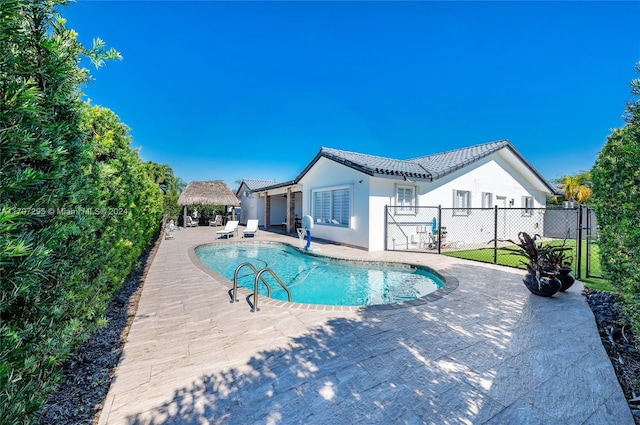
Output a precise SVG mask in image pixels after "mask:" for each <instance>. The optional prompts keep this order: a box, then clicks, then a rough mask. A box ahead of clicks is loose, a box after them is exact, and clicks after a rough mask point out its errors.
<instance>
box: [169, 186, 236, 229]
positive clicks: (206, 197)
mask: <svg viewBox="0 0 640 425" xmlns="http://www.w3.org/2000/svg"><path fill="white" fill-rule="evenodd" d="M178 205H181V206H183V207H184V212H183V214H182V220H183V226H184V227H185V228H186V227H187V206H194V205H212V206H224V207H225V211H226V209H227V208H228V207H230V206H233V207H239V206H240V201H239V200H238V198H237V197H236V195H235V194H234V193H233V192H232V191H231V189H229V186H227V184H226V183H225V182H223V181H222V180H206V181H192V182H190V183H189V184H188V185H187V187H186V188H185V189H184V190H183V191H182V193H181V194H180V197H179V198H178Z"/></svg>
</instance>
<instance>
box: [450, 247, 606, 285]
mask: <svg viewBox="0 0 640 425" xmlns="http://www.w3.org/2000/svg"><path fill="white" fill-rule="evenodd" d="M549 243H550V244H552V245H557V246H562V243H563V241H562V240H555V241H549ZM565 246H566V247H570V248H572V250H571V251H569V253H570V254H569V255H573V257H574V260H573V267H574V268H575V267H576V261H575V255H576V250H575V248H576V241H575V240H568V241H566V243H565ZM512 247H513V248H517V246H515V245H512ZM590 250H591V265H590V266H591V267H590V270H589V274H590V275H592V276H602V268H601V267H600V255H599V249H598V244H596V243H591V245H590ZM442 254H444V255H448V256H450V257H456V258H464V259H467V260H474V261H481V262H483V263H493V262H494V251H493V248H479V249H467V250H460V251H447V252H442ZM523 260H524V257H522V256H520V255H517V254H514V253H510V252H508V251H504V250H501V249H498V251H497V262H496V264H500V265H503V266H509V267H517V268H520V269H524V265H523V264H522V261H523ZM586 265H587V242H586V241H583V242H582V261H581V273H580V274H581V276H582V278H581V281H582V282H584V283H586V284H587V286H589V287H590V288H593V289H601V290H607V291H611V290H613V287H612V286H611V284H610V283H609V282H608V281H607V280H605V279H599V278H593V277H590V278H585V276H586Z"/></svg>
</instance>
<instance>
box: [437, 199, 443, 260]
mask: <svg viewBox="0 0 640 425" xmlns="http://www.w3.org/2000/svg"><path fill="white" fill-rule="evenodd" d="M441 245H442V205H438V254H440V253H441V250H440V246H441Z"/></svg>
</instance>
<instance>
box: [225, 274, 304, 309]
mask: <svg viewBox="0 0 640 425" xmlns="http://www.w3.org/2000/svg"><path fill="white" fill-rule="evenodd" d="M243 267H249V268H250V269H251V270H253V272H254V273H255V274H256V278H255V279H254V280H253V303H251V301H249V298H250V297H251V294H249V295H248V296H247V298H246V299H247V302H248V303H249V305H251V312H252V313H255V312H256V311H260V309H259V308H258V282H259V281H262V283H264V286H266V287H267V296H268V297H269V298H271V286H269V283H268V282H267V281H266V280H265V279H264V277H262V275H263V274H264V273H269V274H270V275H271V276H273V278H274V279H275V280H276V282H278V283H279V284H280V286H282V289H284V290H285V292H286V293H287V299H288V301H289V302H291V291H289V288H287V285H285V284H284V283H282V280H280V278H279V277H278V275H277V274H276V273H275V272H274V271H273V270H271V269H270V268H268V267H265V268H263V269H260V270H257V269H256V268H255V267H254V266H253V264H251V263H242V264H240V265H239V266H238V267H236V271H235V272H233V289H229V296H230V297H231V301H229V302H231V303H237V302H238V298H237V296H238V273H240V269H242V268H243Z"/></svg>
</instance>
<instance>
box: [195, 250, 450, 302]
mask: <svg viewBox="0 0 640 425" xmlns="http://www.w3.org/2000/svg"><path fill="white" fill-rule="evenodd" d="M195 254H196V256H197V257H198V259H199V260H200V261H201V262H202V263H203V264H204V265H205V266H207V267H209V268H211V269H212V270H214V271H216V272H218V273H220V274H221V275H222V276H224V277H225V278H227V279H229V280H231V281H233V274H234V272H235V270H236V267H238V265H240V264H242V263H245V262H248V263H250V264H252V265H253V266H254V267H255V268H256V269H257V270H260V269H262V268H265V267H268V268H270V269H272V270H273V271H274V272H275V273H276V274H277V275H278V277H279V278H280V279H281V280H282V282H283V283H284V284H285V285H286V286H287V287H288V288H289V290H290V291H291V298H292V301H293V302H297V303H304V304H322V305H336V306H365V305H378V304H392V303H398V302H402V301H408V300H413V299H416V298H420V297H423V296H425V295H427V294H429V293H431V292H434V291H436V290H437V289H439V288H441V287H442V286H443V285H444V282H443V281H442V280H441V279H440V278H438V277H437V276H436V275H435V274H434V273H431V272H430V271H427V270H424V269H420V268H416V267H410V266H407V267H402V266H401V265H393V266H390V265H388V264H384V265H372V264H371V263H367V264H360V263H357V262H353V261H345V260H336V259H330V258H327V257H322V256H316V255H310V254H307V253H304V252H300V251H299V250H297V249H295V248H292V247H290V246H288V245H284V244H279V243H265V242H254V243H232V244H225V245H204V246H200V247H198V248H196V250H195ZM263 277H265V278H266V279H267V281H268V282H269V284H270V286H271V297H272V298H275V299H278V300H281V301H287V294H286V292H285V291H284V290H283V289H281V288H280V285H278V284H277V283H276V282H275V280H273V278H272V277H271V276H269V275H268V274H264V275H263ZM254 279H255V273H254V272H253V271H251V270H250V269H249V268H247V267H244V268H242V269H241V270H240V273H239V275H238V285H239V286H241V287H244V288H246V289H249V290H250V291H253V282H254ZM259 294H260V295H263V296H266V294H267V290H266V287H265V285H263V284H260V285H259Z"/></svg>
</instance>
